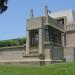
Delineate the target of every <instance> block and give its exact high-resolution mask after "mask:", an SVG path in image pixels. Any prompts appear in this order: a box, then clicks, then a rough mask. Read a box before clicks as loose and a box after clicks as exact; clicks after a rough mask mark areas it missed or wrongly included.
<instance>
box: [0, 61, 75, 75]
mask: <svg viewBox="0 0 75 75" xmlns="http://www.w3.org/2000/svg"><path fill="white" fill-rule="evenodd" d="M0 75H75V63H73V62H71V63H65V64H51V65H48V66H42V67H25V66H13V65H0Z"/></svg>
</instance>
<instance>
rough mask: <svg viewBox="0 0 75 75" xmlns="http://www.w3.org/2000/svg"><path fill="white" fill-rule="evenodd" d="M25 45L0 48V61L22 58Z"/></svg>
mask: <svg viewBox="0 0 75 75" xmlns="http://www.w3.org/2000/svg"><path fill="white" fill-rule="evenodd" d="M24 53H25V47H10V48H9V47H8V48H0V61H8V60H23V59H24V58H23V54H24Z"/></svg>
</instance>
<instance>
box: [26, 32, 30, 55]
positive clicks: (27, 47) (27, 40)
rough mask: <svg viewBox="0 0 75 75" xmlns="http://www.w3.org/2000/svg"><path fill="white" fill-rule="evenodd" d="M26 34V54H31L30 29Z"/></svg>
mask: <svg viewBox="0 0 75 75" xmlns="http://www.w3.org/2000/svg"><path fill="white" fill-rule="evenodd" d="M26 36H27V38H26V54H29V31H27V34H26Z"/></svg>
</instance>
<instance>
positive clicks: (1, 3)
mask: <svg viewBox="0 0 75 75" xmlns="http://www.w3.org/2000/svg"><path fill="white" fill-rule="evenodd" d="M7 3H8V0H0V14H1V13H3V12H4V11H6V10H7V8H8V6H7Z"/></svg>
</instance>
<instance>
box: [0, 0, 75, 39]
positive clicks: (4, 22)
mask: <svg viewBox="0 0 75 75" xmlns="http://www.w3.org/2000/svg"><path fill="white" fill-rule="evenodd" d="M45 5H47V6H48V9H49V10H50V11H51V12H55V11H61V10H66V9H73V10H75V0H8V10H7V11H6V12H4V13H3V14H1V15H0V40H7V39H15V38H20V37H26V19H27V18H29V13H30V9H32V8H33V11H34V16H35V17H36V16H42V15H44V7H45Z"/></svg>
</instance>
